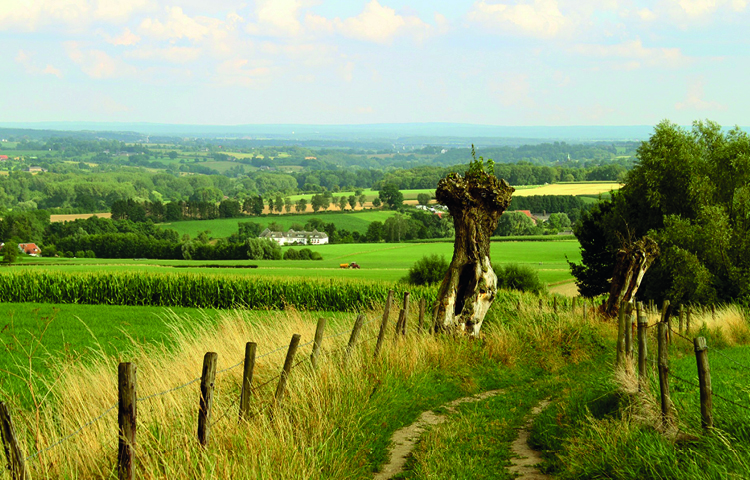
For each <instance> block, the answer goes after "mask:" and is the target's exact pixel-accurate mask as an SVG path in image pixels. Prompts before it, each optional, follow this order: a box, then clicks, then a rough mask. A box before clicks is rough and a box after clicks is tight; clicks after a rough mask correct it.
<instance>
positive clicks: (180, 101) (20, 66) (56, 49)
mask: <svg viewBox="0 0 750 480" xmlns="http://www.w3.org/2000/svg"><path fill="white" fill-rule="evenodd" d="M747 3H748V1H747V0H657V1H652V2H646V1H637V0H633V1H629V0H575V1H574V0H527V1H511V0H499V1H495V0H479V1H445V0H443V1H439V0H438V1H427V0H369V1H361V0H347V1H343V0H338V1H326V0H256V1H236V0H211V1H210V2H209V1H205V0H171V1H170V0H166V1H165V0H0V59H2V61H1V63H0V65H1V66H2V71H1V73H0V118H2V121H3V122H13V121H18V122H34V121H103V122H157V123H181V124H217V125H233V124H270V123H290V124H352V123H353V124H363V123H403V122H452V123H475V124H489V125H509V126H522V125H523V126H526V125H531V126H533V125H653V124H656V123H658V122H659V121H661V120H663V119H669V120H672V121H674V122H677V123H680V124H690V123H691V122H692V121H693V120H697V119H712V120H715V121H717V122H719V123H721V124H723V125H727V126H729V125H735V124H738V125H750V88H748V86H747V81H746V79H747V78H750V28H748V25H749V24H750V6H748V4H747Z"/></svg>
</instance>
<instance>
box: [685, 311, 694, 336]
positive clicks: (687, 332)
mask: <svg viewBox="0 0 750 480" xmlns="http://www.w3.org/2000/svg"><path fill="white" fill-rule="evenodd" d="M691 313H692V312H691V311H690V305H688V307H687V313H686V314H685V335H690V315H691Z"/></svg>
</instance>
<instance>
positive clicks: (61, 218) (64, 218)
mask: <svg viewBox="0 0 750 480" xmlns="http://www.w3.org/2000/svg"><path fill="white" fill-rule="evenodd" d="M94 215H96V216H97V217H99V218H112V214H111V213H109V212H104V213H73V214H69V215H50V216H49V221H50V222H72V221H73V220H78V219H79V218H89V217H93V216H94Z"/></svg>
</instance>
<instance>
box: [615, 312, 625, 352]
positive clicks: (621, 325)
mask: <svg viewBox="0 0 750 480" xmlns="http://www.w3.org/2000/svg"><path fill="white" fill-rule="evenodd" d="M624 354H625V302H624V301H623V302H620V309H619V311H618V312H617V360H616V363H615V365H617V366H620V365H622V359H623V357H624V356H625V355H624Z"/></svg>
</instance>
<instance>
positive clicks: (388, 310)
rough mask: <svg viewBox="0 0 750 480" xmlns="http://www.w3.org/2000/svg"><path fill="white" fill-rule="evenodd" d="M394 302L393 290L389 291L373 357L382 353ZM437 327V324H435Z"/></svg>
mask: <svg viewBox="0 0 750 480" xmlns="http://www.w3.org/2000/svg"><path fill="white" fill-rule="evenodd" d="M392 303H393V290H389V291H388V298H387V299H386V301H385V311H384V312H383V321H381V322H380V333H378V341H377V343H375V354H374V355H373V357H375V358H377V356H378V354H379V353H380V348H381V347H382V346H383V339H384V338H385V329H386V328H387V327H388V316H389V315H390V314H391V304H392ZM435 327H436V328H437V326H435Z"/></svg>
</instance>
